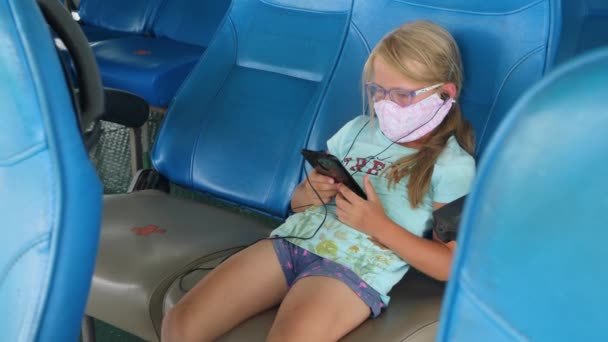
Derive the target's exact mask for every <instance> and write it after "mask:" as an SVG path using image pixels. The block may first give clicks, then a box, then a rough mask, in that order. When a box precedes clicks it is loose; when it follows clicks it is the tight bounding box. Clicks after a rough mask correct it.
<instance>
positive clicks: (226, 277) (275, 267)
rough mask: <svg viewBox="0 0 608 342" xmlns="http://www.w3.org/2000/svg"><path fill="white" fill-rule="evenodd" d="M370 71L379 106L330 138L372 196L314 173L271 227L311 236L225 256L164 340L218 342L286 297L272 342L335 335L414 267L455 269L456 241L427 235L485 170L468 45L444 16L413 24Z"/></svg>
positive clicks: (368, 83)
mask: <svg viewBox="0 0 608 342" xmlns="http://www.w3.org/2000/svg"><path fill="white" fill-rule="evenodd" d="M364 80H365V90H366V93H367V98H368V101H369V104H370V105H369V108H370V115H369V116H360V117H357V118H355V119H354V120H352V121H350V122H349V123H347V124H346V125H345V126H344V127H343V128H342V129H340V131H339V132H338V133H336V134H335V135H334V136H333V137H332V138H331V139H330V140H329V141H328V143H327V145H328V148H329V152H330V153H332V154H334V155H336V156H337V157H338V158H340V159H341V160H342V162H343V164H344V165H345V167H346V168H347V169H348V170H350V171H351V172H352V173H353V176H354V178H355V179H357V181H358V182H359V183H363V185H364V189H365V191H366V193H367V200H364V199H363V198H360V197H359V196H357V195H356V194H355V193H353V192H352V191H351V190H349V189H348V188H346V187H345V186H342V185H341V184H336V183H335V182H334V181H333V179H331V178H329V177H325V176H322V175H320V174H319V173H317V172H316V171H312V172H311V173H310V174H309V175H308V179H305V180H304V181H303V182H302V183H301V184H300V185H299V186H298V187H297V188H296V190H295V191H294V193H293V195H292V199H291V206H292V209H293V211H294V212H296V214H294V215H292V216H291V217H289V218H288V219H287V221H286V222H285V223H284V224H283V225H281V226H280V227H278V228H277V229H275V230H274V231H273V232H272V234H271V235H272V236H275V237H282V236H284V237H287V236H290V237H293V236H296V237H299V238H285V239H283V238H275V239H268V240H263V241H261V242H259V243H256V244H254V245H252V246H250V247H248V248H246V249H245V250H243V251H241V252H239V253H238V254H236V255H234V256H232V257H231V258H229V259H228V260H226V261H225V262H224V263H222V264H221V265H220V266H218V267H217V268H216V269H215V270H214V271H212V272H211V273H210V274H209V275H207V276H206V277H205V278H203V279H202V280H201V281H200V282H199V284H197V285H196V286H195V287H194V289H192V290H191V291H190V292H189V293H188V294H187V295H186V296H184V298H183V299H182V300H181V301H180V302H179V303H178V304H177V305H176V306H175V307H174V308H173V309H172V310H171V311H170V312H169V313H168V314H167V316H166V317H165V319H164V322H163V328H162V340H163V342H171V341H180V342H184V341H209V340H213V339H215V338H217V337H219V336H221V335H222V334H224V333H225V332H227V331H228V330H230V329H231V328H233V327H235V326H236V325H238V324H239V323H240V322H242V321H244V320H246V319H247V318H249V317H251V316H253V315H255V314H257V313H259V312H261V311H263V310H266V309H268V308H270V307H272V306H275V305H277V304H280V307H279V310H278V313H277V316H276V318H275V321H274V323H273V325H272V328H271V330H270V333H269V336H268V340H269V341H295V340H305V341H335V340H338V339H340V338H341V337H342V336H344V335H345V334H347V333H348V332H350V331H351V330H353V329H354V328H355V327H357V326H358V325H360V324H361V323H362V322H364V321H365V320H366V319H367V318H368V317H370V315H371V316H372V317H376V316H377V315H379V314H380V312H381V310H382V309H383V308H385V307H386V306H387V305H388V303H389V297H388V292H389V291H390V289H391V288H392V287H393V285H395V283H397V282H398V281H399V280H400V279H401V278H402V277H403V275H404V274H405V272H407V270H408V269H409V267H410V265H411V266H413V267H415V268H417V269H418V270H420V271H422V272H424V273H426V274H428V275H430V276H431V277H434V278H436V279H440V280H447V279H448V275H449V273H450V264H451V261H452V256H453V253H454V248H455V245H456V243H455V242H454V241H450V242H448V243H442V242H440V241H439V240H438V239H437V237H436V236H435V237H434V239H433V240H427V239H424V238H422V235H423V233H424V231H425V230H426V229H428V228H429V227H428V226H427V222H428V221H429V220H430V219H431V217H432V211H433V210H435V209H437V208H440V207H441V206H443V205H444V204H445V203H448V202H451V201H453V200H455V199H457V198H459V197H461V196H463V195H465V194H467V193H468V191H469V187H470V185H471V182H472V179H473V176H474V172H475V162H474V160H473V158H472V157H471V154H472V153H473V149H474V138H473V134H472V130H471V127H470V125H469V124H468V123H466V122H465V120H464V119H463V117H462V114H461V112H460V109H459V107H458V104H457V103H456V102H455V99H456V98H457V97H458V95H459V92H460V89H461V83H462V67H461V61H460V55H459V52H458V48H457V46H456V43H455V42H454V40H453V38H452V37H451V35H450V34H449V33H448V32H447V31H446V30H444V29H443V28H441V27H439V26H437V25H435V24H432V23H429V22H424V21H419V22H413V23H409V24H406V25H403V26H402V27H400V28H398V29H397V30H395V31H393V32H392V33H390V34H389V35H387V36H386V37H385V38H384V39H383V40H382V41H381V42H380V43H379V44H378V46H377V47H376V48H375V49H374V50H373V51H372V53H371V55H370V56H369V59H368V61H367V63H366V65H365V69H364ZM374 116H377V118H374ZM376 120H377V122H376ZM334 200H335V203H334Z"/></svg>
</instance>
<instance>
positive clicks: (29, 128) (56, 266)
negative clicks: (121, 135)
mask: <svg viewBox="0 0 608 342" xmlns="http://www.w3.org/2000/svg"><path fill="white" fill-rule="evenodd" d="M53 3H54V4H55V5H56V6H57V8H59V9H60V10H61V8H60V5H59V3H57V2H56V1H54V2H53ZM66 18H68V20H71V18H70V17H69V16H67V14H66ZM74 25H75V24H74ZM0 36H1V37H2V39H0V65H2V67H1V70H2V71H0V103H1V104H2V125H0V219H1V220H2V225H1V226H2V238H1V239H0V245H1V248H0V303H1V305H0V317H2V319H1V320H0V341H76V340H77V339H78V334H79V328H80V322H81V319H82V315H83V312H84V307H85V303H86V299H87V295H88V291H89V287H90V283H91V276H92V274H93V267H94V264H95V263H94V261H95V255H96V251H97V243H98V238H99V227H100V220H101V198H102V197H101V196H102V195H101V184H100V182H99V180H98V178H97V176H96V174H95V170H94V168H93V167H92V165H91V163H90V162H89V160H88V156H87V152H86V150H85V148H84V145H83V141H82V137H81V134H80V131H79V129H78V127H79V122H78V121H77V118H76V114H75V112H74V109H73V105H72V102H71V100H70V93H69V90H68V88H67V87H66V80H65V78H64V75H63V73H62V68H61V66H60V62H59V59H58V55H57V52H56V50H55V47H54V45H53V43H52V40H51V34H50V32H49V30H48V28H47V25H46V23H45V21H44V19H43V17H42V15H41V13H40V10H39V9H38V6H37V5H36V2H35V1H34V0H0ZM82 42H83V43H85V44H86V41H85V40H84V38H82ZM85 46H86V45H85ZM91 59H92V56H91ZM97 83H98V87H99V89H101V83H100V82H99V79H98V77H97Z"/></svg>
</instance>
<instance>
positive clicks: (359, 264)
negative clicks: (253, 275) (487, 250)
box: [271, 116, 475, 304]
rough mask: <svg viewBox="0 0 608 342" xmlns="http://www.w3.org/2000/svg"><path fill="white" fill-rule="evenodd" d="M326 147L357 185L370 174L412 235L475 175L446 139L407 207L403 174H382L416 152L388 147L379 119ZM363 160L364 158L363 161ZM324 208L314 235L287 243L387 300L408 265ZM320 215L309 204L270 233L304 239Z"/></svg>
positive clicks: (356, 122)
mask: <svg viewBox="0 0 608 342" xmlns="http://www.w3.org/2000/svg"><path fill="white" fill-rule="evenodd" d="M359 132H360V133H359ZM358 133H359V134H358ZM357 134H358V136H357ZM355 137H356V141H355ZM353 142H354V144H353ZM327 146H328V150H329V152H330V153H332V154H333V155H335V156H336V157H338V158H339V159H340V160H341V161H342V164H344V166H345V167H346V169H347V170H349V171H350V172H351V173H353V172H355V171H356V170H357V169H360V171H359V172H356V173H355V174H354V175H353V178H355V180H356V181H357V182H358V183H359V185H361V187H362V188H363V176H364V175H366V174H367V175H369V178H370V181H371V183H372V185H373V187H374V190H375V191H376V192H377V194H378V196H379V197H380V200H381V201H382V205H383V207H384V210H385V212H386V214H387V216H388V217H389V218H390V219H391V220H393V221H394V222H396V223H397V224H399V225H400V226H401V227H403V228H404V229H407V230H408V231H410V232H411V233H413V234H415V235H417V236H422V235H423V233H424V232H425V230H427V229H429V228H430V227H427V225H428V222H430V220H431V219H432V211H433V203H434V202H439V203H448V202H451V201H453V200H455V199H457V198H459V197H461V196H464V195H466V194H467V193H468V192H469V189H470V187H471V183H472V181H473V177H474V175H475V160H474V159H473V157H471V156H470V155H469V154H468V153H467V152H466V151H465V150H464V149H462V148H461V147H460V145H459V144H458V142H457V141H456V139H455V138H454V137H451V138H450V139H449V140H448V144H447V146H446V148H445V149H444V151H443V152H442V153H441V155H440V156H439V158H438V159H437V162H436V163H435V168H434V171H433V176H432V179H431V187H430V190H429V192H428V193H427V194H426V195H425V196H424V199H423V201H422V203H421V204H420V205H419V206H418V207H417V208H412V207H411V205H410V204H409V200H408V196H407V182H408V177H404V178H403V179H401V181H400V182H399V183H398V184H396V185H394V186H392V187H391V188H390V189H389V188H388V187H387V185H388V180H387V179H386V178H385V176H384V175H383V174H382V172H383V171H384V170H385V169H387V168H389V167H390V166H391V164H392V163H393V162H395V161H397V160H398V159H400V158H402V157H404V156H407V155H410V154H413V153H415V152H416V150H415V149H411V148H407V147H403V146H401V145H398V144H392V145H391V141H390V140H389V139H388V138H386V137H385V136H384V135H383V134H382V132H381V131H380V129H379V128H378V123H377V122H375V123H373V124H372V123H369V118H368V117H367V116H359V117H357V118H355V119H353V120H351V121H350V122H348V123H347V124H346V125H345V126H344V127H342V128H341V129H340V130H339V131H338V133H336V134H335V135H334V136H333V137H332V138H331V139H329V141H328V142H327ZM351 146H352V147H351ZM389 146H390V147H389ZM387 147H388V148H387ZM349 150H350V151H349ZM382 151H384V152H382ZM347 153H348V155H347ZM372 157H373V158H372ZM366 159H369V160H368V161H367V163H366ZM327 209H328V210H327V218H326V219H325V223H323V226H322V227H321V229H320V230H319V232H317V234H316V235H315V236H314V237H313V238H311V239H309V240H301V239H289V241H290V242H291V243H293V244H295V245H298V246H300V247H302V248H304V249H306V250H308V251H309V252H311V253H314V254H317V255H320V256H322V257H324V258H327V259H330V260H332V261H334V262H337V263H339V264H342V265H344V266H346V267H348V268H349V269H351V270H352V271H354V272H355V273H356V274H357V275H358V276H359V277H361V278H362V279H363V280H364V281H365V282H367V283H368V284H369V285H370V286H372V287H373V288H374V289H375V290H376V291H378V292H379V293H380V294H381V295H382V300H383V301H384V303H385V304H388V302H389V299H390V298H389V297H388V292H389V291H390V290H391V288H392V287H393V286H394V285H395V284H396V283H397V282H398V281H399V280H400V279H401V278H402V277H403V275H405V273H406V272H407V270H408V269H409V265H408V264H407V263H406V262H405V261H404V260H403V259H401V258H400V257H399V256H398V255H397V254H396V253H394V252H393V251H391V250H390V249H386V248H383V247H381V246H378V245H377V244H375V243H373V242H372V241H371V240H370V239H369V238H370V236H369V235H366V234H364V233H361V232H359V231H358V230H356V229H353V228H351V227H349V226H347V225H345V224H343V223H342V222H340V221H339V220H338V218H337V217H336V214H335V212H336V210H335V209H336V207H335V202H333V201H332V202H330V203H329V204H328V205H327ZM324 217H325V209H324V208H323V206H317V207H311V208H309V209H307V210H306V211H304V212H300V213H297V214H294V215H292V216H290V217H289V218H288V219H287V221H285V223H283V224H282V225H281V226H279V227H278V228H276V229H275V230H274V231H273V232H272V233H271V234H272V235H278V236H299V237H308V236H311V235H312V234H313V233H314V232H315V231H316V230H317V228H318V227H319V225H320V224H321V222H322V221H323V219H324Z"/></svg>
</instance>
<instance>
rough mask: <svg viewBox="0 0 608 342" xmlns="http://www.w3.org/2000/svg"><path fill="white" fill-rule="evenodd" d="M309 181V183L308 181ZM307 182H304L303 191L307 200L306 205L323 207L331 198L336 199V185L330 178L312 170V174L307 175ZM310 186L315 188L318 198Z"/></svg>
mask: <svg viewBox="0 0 608 342" xmlns="http://www.w3.org/2000/svg"><path fill="white" fill-rule="evenodd" d="M308 180H310V182H309V181H308ZM308 180H306V179H305V180H304V182H303V183H304V191H305V192H306V197H307V198H308V203H310V204H313V205H323V204H324V203H327V202H329V201H330V200H331V199H332V198H334V197H336V194H337V193H338V184H336V182H335V180H334V179H333V178H331V177H327V176H324V175H322V174H320V173H318V172H317V170H315V169H313V170H312V172H310V173H308ZM311 184H312V186H313V187H314V188H315V190H316V191H317V193H318V194H319V196H321V199H319V196H317V194H316V193H315V190H313V188H312V187H311Z"/></svg>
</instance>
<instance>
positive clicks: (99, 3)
mask: <svg viewBox="0 0 608 342" xmlns="http://www.w3.org/2000/svg"><path fill="white" fill-rule="evenodd" d="M163 1H164V0H129V1H122V0H80V7H79V9H78V15H79V16H80V20H81V21H82V22H83V23H85V24H87V25H92V26H98V27H102V28H105V29H109V30H114V31H121V32H132V33H146V32H147V31H148V30H149V29H150V26H151V24H152V22H153V21H154V19H155V17H156V14H157V12H158V9H159V7H160V6H161V5H162V3H163ZM168 1H172V0H168Z"/></svg>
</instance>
